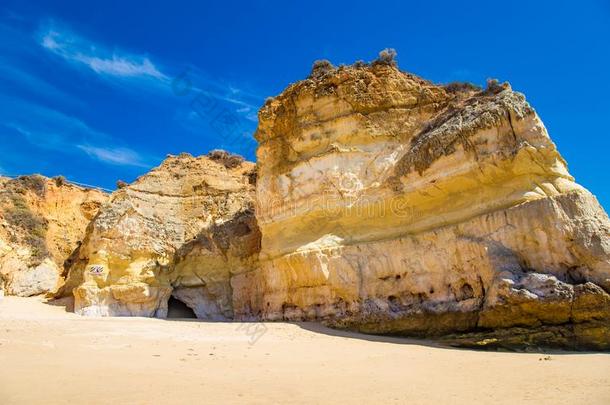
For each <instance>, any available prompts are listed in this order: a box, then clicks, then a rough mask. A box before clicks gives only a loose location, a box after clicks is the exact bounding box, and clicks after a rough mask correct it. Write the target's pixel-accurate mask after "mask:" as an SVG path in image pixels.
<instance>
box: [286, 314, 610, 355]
mask: <svg viewBox="0 0 610 405" xmlns="http://www.w3.org/2000/svg"><path fill="white" fill-rule="evenodd" d="M289 323H291V324H293V325H296V326H298V327H300V328H301V329H304V330H307V331H309V332H313V333H320V334H324V335H328V336H334V337H342V338H346V339H358V340H365V341H368V342H378V343H391V344H397V345H411V346H424V347H430V348H435V349H444V350H456V351H477V352H496V353H511V354H540V355H547V356H548V355H551V354H552V355H576V354H599V353H604V354H605V353H607V352H600V351H572V350H563V349H555V348H545V347H536V348H534V347H528V348H524V349H519V348H515V349H507V348H483V347H482V348H480V349H479V348H470V347H459V346H452V345H449V344H446V343H443V342H440V341H435V340H434V339H431V338H427V339H426V338H414V337H405V336H392V335H371V334H365V333H361V332H355V331H349V330H341V329H333V328H330V327H328V326H325V325H323V324H321V323H317V322H289ZM541 360H549V359H548V358H541Z"/></svg>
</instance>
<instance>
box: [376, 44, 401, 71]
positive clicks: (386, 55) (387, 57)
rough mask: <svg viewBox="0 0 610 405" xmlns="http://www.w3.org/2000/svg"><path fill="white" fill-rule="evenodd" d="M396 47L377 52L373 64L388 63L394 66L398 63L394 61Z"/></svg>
mask: <svg viewBox="0 0 610 405" xmlns="http://www.w3.org/2000/svg"><path fill="white" fill-rule="evenodd" d="M396 55H398V53H397V52H396V49H394V48H386V49H384V50H382V51H381V52H379V57H378V58H377V59H376V60H375V61H373V64H375V65H388V66H394V67H396V66H397V65H398V64H397V63H396Z"/></svg>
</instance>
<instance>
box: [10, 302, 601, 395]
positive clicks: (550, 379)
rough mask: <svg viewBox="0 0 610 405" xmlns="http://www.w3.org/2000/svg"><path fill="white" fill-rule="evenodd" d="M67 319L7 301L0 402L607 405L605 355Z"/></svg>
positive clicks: (296, 328)
mask: <svg viewBox="0 0 610 405" xmlns="http://www.w3.org/2000/svg"><path fill="white" fill-rule="evenodd" d="M64 303H65V302H64ZM68 310H69V309H68ZM68 310H67V309H66V308H65V307H64V306H61V305H57V303H56V304H55V305H50V304H46V303H44V302H43V301H42V300H41V299H40V298H16V297H5V298H4V299H2V300H1V301H0V404H3V405H7V404H36V403H45V404H73V405H74V404H110V403H111V404H185V403H186V404H189V403H207V404H212V403H228V404H231V403H248V404H267V403H281V404H285V403H307V404H316V403H320V404H322V403H342V404H361V403H390V404H392V403H400V404H405V403H406V404H465V403H477V404H492V403H493V404H516V403H532V404H542V403H544V404H587V405H590V404H610V354H608V353H569V352H548V353H507V352H483V351H472V350H458V349H452V348H443V347H439V346H437V345H435V344H434V343H432V342H425V341H417V340H408V339H400V338H387V337H377V336H367V335H360V334H355V333H346V332H340V331H335V330H332V329H328V328H325V327H323V326H320V325H318V324H313V323H265V324H244V323H211V322H202V321H197V320H175V319H172V320H160V319H147V318H101V319H100V318H82V317H80V316H78V315H75V314H73V313H71V312H69V311H68Z"/></svg>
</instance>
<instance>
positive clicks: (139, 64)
mask: <svg viewBox="0 0 610 405" xmlns="http://www.w3.org/2000/svg"><path fill="white" fill-rule="evenodd" d="M39 36H40V39H39V41H40V45H41V46H42V47H44V48H45V49H47V50H48V51H50V52H52V53H54V54H56V55H58V56H60V57H62V58H63V59H65V60H66V61H67V62H69V63H72V64H75V65H79V66H82V67H86V68H89V69H91V70H92V71H94V72H95V73H97V74H99V75H104V76H111V77H119V78H152V79H157V80H162V81H166V80H167V79H168V77H167V76H166V75H164V74H163V73H161V72H160V71H159V69H158V68H157V67H156V66H155V65H154V64H153V62H151V60H150V59H149V58H148V57H147V56H143V55H136V54H130V53H127V52H121V51H118V50H111V49H108V48H106V47H103V46H100V45H99V44H96V43H94V42H92V41H89V40H87V39H85V38H82V37H80V36H79V35H76V34H73V33H71V32H70V31H68V30H66V29H60V28H57V27H55V26H54V25H51V26H49V27H47V28H45V29H42V30H41V33H40V34H39Z"/></svg>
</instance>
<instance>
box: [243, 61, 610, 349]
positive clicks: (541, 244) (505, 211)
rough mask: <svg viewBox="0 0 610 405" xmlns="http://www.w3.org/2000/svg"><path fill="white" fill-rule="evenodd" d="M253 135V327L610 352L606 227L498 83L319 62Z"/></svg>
mask: <svg viewBox="0 0 610 405" xmlns="http://www.w3.org/2000/svg"><path fill="white" fill-rule="evenodd" d="M256 138H257V140H258V142H259V147H258V150H257V160H258V180H257V188H256V216H257V221H258V225H259V227H260V229H261V232H262V245H261V252H260V258H259V259H260V269H259V270H258V271H256V272H255V273H253V274H251V275H250V278H251V280H250V283H251V286H252V290H253V292H252V295H253V296H256V297H258V300H257V303H258V305H259V306H258V307H254V308H252V310H253V312H254V313H260V315H261V316H262V317H263V318H264V319H269V320H279V319H287V320H314V319H323V320H326V321H327V322H328V323H329V324H331V325H334V326H337V327H346V328H352V329H356V330H360V331H363V332H369V333H388V334H404V335H415V336H435V337H439V336H444V337H445V339H448V340H449V341H451V342H455V343H456V344H465V345H469V344H473V345H492V346H493V345H514V344H543V345H557V346H563V347H594V348H610V327H609V320H610V296H609V295H608V292H609V291H610V222H609V221H608V217H607V215H606V213H605V212H604V210H603V209H602V208H601V207H600V205H599V204H598V202H597V201H596V199H595V197H594V196H593V195H591V194H590V193H589V192H588V191H587V190H585V189H584V188H582V187H581V186H579V185H578V184H576V183H575V182H574V179H573V178H572V176H570V174H569V173H568V170H567V168H566V163H565V161H564V160H563V159H562V157H561V156H560V154H559V153H558V151H557V149H556V147H555V145H554V144H553V142H552V141H551V140H550V138H549V136H548V134H547V131H546V129H545V127H544V125H543V124H542V122H541V120H540V118H539V117H538V116H537V114H536V113H535V111H534V110H533V108H532V107H531V106H530V105H529V104H528V103H527V102H526V101H525V97H524V96H523V95H522V94H520V93H517V92H514V91H512V90H511V88H510V86H509V85H508V84H503V85H499V84H497V83H496V82H490V83H489V85H488V88H487V89H486V90H481V89H477V88H474V87H473V86H459V85H451V86H439V85H435V84H432V83H430V82H428V81H426V80H423V79H421V78H418V77H416V76H414V75H411V74H408V73H403V72H401V71H399V70H398V69H397V68H396V67H395V66H393V64H392V63H384V62H383V61H380V62H377V63H373V64H372V65H363V64H359V65H357V66H351V67H340V68H338V69H336V68H333V67H330V66H328V65H327V64H326V65H324V64H319V65H317V66H316V68H315V69H314V71H313V72H312V75H311V76H310V77H309V78H308V79H306V80H303V81H300V82H298V83H295V84H292V85H290V86H289V87H288V88H287V89H286V90H285V91H284V92H283V93H282V94H281V95H279V96H277V97H275V98H273V99H270V100H268V101H267V102H266V104H265V105H264V106H263V107H262V109H261V110H260V112H259V127H258V130H257V132H256ZM456 333H457V334H456Z"/></svg>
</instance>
